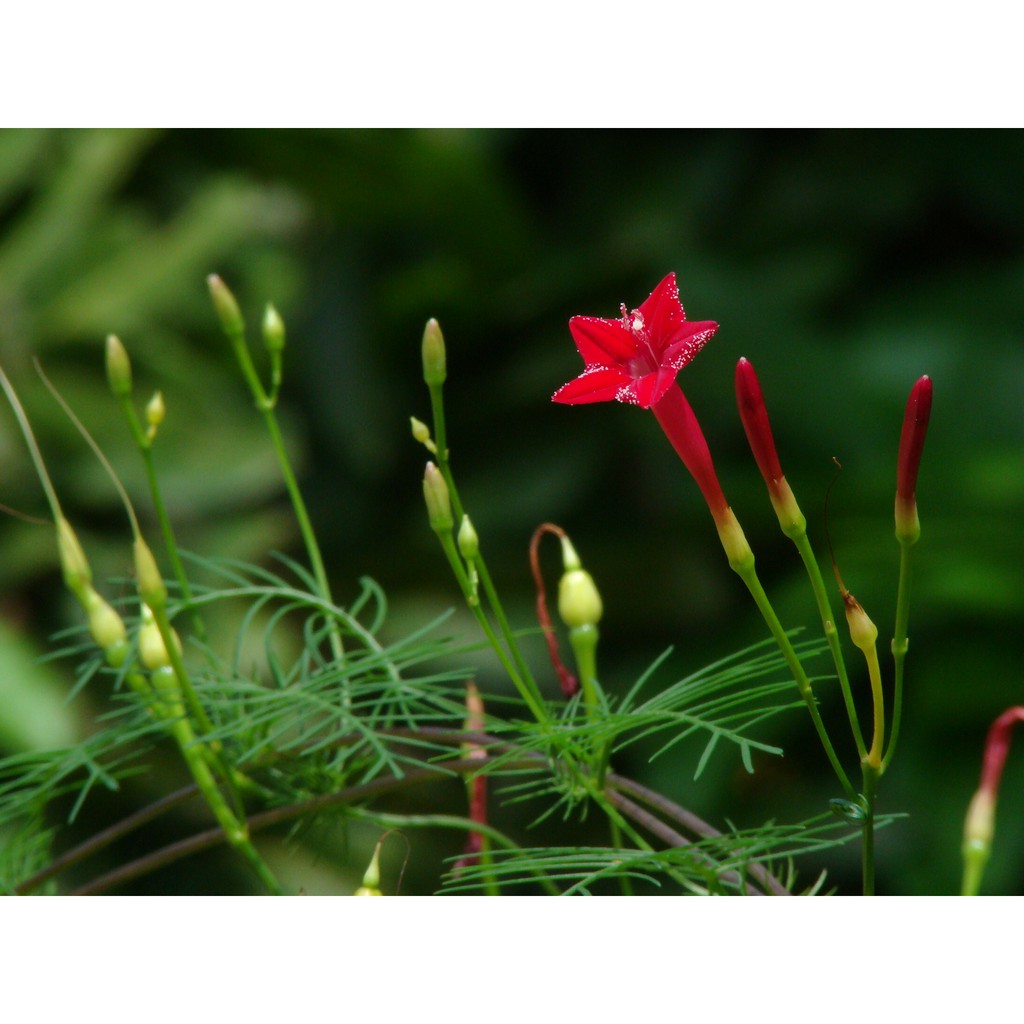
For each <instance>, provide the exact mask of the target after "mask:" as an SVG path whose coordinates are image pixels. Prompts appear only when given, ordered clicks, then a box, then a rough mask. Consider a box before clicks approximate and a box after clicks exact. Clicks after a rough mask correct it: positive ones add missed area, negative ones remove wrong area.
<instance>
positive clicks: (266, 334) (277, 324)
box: [263, 302, 284, 352]
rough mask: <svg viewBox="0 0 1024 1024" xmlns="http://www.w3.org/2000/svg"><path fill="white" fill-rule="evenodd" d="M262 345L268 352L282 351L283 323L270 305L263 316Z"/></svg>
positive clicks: (268, 304)
mask: <svg viewBox="0 0 1024 1024" xmlns="http://www.w3.org/2000/svg"><path fill="white" fill-rule="evenodd" d="M263 344H264V345H266V347H267V351H268V352H282V351H284V321H283V320H282V319H281V314H280V313H278V311H277V310H276V309H275V308H274V306H273V304H272V303H269V302H268V303H267V310H266V312H265V313H264V314H263Z"/></svg>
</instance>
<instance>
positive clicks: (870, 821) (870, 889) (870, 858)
mask: <svg viewBox="0 0 1024 1024" xmlns="http://www.w3.org/2000/svg"><path fill="white" fill-rule="evenodd" d="M861 771H862V777H863V780H864V821H863V823H862V824H861V829H862V831H863V849H862V858H863V860H862V865H863V879H864V895H865V896H874V895H875V790H876V788H877V785H878V775H879V770H878V768H876V767H874V766H872V765H870V764H868V762H867V761H864V762H863V764H862V765H861Z"/></svg>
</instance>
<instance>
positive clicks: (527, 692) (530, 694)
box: [438, 533, 548, 722]
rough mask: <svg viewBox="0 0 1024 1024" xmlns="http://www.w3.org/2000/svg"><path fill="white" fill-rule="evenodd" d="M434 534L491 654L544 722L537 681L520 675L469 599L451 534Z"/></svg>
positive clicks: (476, 603)
mask: <svg viewBox="0 0 1024 1024" xmlns="http://www.w3.org/2000/svg"><path fill="white" fill-rule="evenodd" d="M438 536H439V537H440V540H441V547H442V549H443V550H444V553H445V557H446V558H447V559H448V564H449V565H450V566H451V567H452V572H454V573H455V578H456V580H457V581H458V584H459V587H460V589H461V590H462V594H463V596H464V597H465V599H466V604H467V605H468V606H469V609H470V611H471V612H472V613H473V616H474V618H475V619H476V621H477V622H478V623H479V625H480V628H481V629H482V630H483V632H484V635H485V636H486V637H487V641H488V643H489V644H490V645H491V647H493V648H494V653H495V654H496V655H497V656H498V659H499V660H500V661H501V664H502V667H503V668H504V669H505V672H506V673H507V675H508V677H509V679H511V680H512V682H513V684H514V685H515V688H516V689H517V690H518V691H519V695H520V696H521V697H522V698H523V700H524V701H525V702H526V704H527V706H528V707H529V709H530V711H531V712H533V716H534V717H535V718H536V719H537V721H538V722H547V721H548V714H547V711H546V710H545V707H544V699H543V698H542V697H541V695H540V690H539V689H538V688H537V683H536V681H535V680H534V678H533V676H527V677H524V676H522V675H521V674H520V672H519V671H518V669H517V667H516V666H515V665H514V664H513V663H512V660H511V659H510V658H509V656H508V654H507V652H506V651H505V648H504V647H503V646H502V643H501V641H500V640H499V639H498V636H497V634H496V633H495V632H494V627H493V626H492V625H491V621H490V619H488V617H487V613H486V612H485V611H484V610H483V608H481V607H480V602H479V601H475V600H472V598H473V596H474V595H473V585H472V583H471V582H470V579H469V576H468V575H467V574H466V567H465V566H464V565H463V563H462V557H461V556H460V555H459V552H458V550H457V549H456V547H455V541H454V540H453V539H452V535H451V534H450V533H439V534H438Z"/></svg>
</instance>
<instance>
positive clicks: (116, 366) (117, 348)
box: [106, 334, 132, 398]
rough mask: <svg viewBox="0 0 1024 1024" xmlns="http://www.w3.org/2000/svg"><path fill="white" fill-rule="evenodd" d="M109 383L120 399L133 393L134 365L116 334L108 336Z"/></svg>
mask: <svg viewBox="0 0 1024 1024" xmlns="http://www.w3.org/2000/svg"><path fill="white" fill-rule="evenodd" d="M106 358H107V381H108V382H109V383H110V390H111V391H113V392H114V394H115V395H117V397H118V398H125V397H127V396H128V395H130V394H131V393H132V364H131V360H130V359H129V358H128V351H127V350H126V349H125V347H124V345H122V344H121V339H120V338H118V337H117V335H115V334H110V335H108V336H107V352H106Z"/></svg>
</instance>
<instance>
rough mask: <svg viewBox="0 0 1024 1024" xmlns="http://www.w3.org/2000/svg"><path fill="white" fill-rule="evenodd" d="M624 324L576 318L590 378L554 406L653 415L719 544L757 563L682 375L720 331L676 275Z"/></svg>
mask: <svg viewBox="0 0 1024 1024" xmlns="http://www.w3.org/2000/svg"><path fill="white" fill-rule="evenodd" d="M620 308H621V311H622V312H621V316H620V317H619V318H618V319H604V318H602V317H595V316H574V317H573V318H572V319H571V320H570V321H569V331H570V333H571V334H572V338H573V341H574V342H575V343H576V348H577V349H578V350H579V353H580V355H581V356H582V357H583V362H584V370H583V372H582V373H581V374H580V375H579V376H578V377H576V378H575V379H574V380H571V381H569V383H568V384H565V385H564V386H563V387H561V388H559V389H558V391H556V392H555V394H554V396H553V401H555V402H561V403H563V404H565V405H582V404H585V403H590V402H610V401H617V402H624V403H626V404H629V405H639V406H640V407H641V408H643V409H650V410H651V411H652V412H653V413H654V415H655V418H656V419H657V421H658V423H659V424H660V425H661V428H662V430H664V431H665V435H666V437H668V439H669V441H670V442H671V444H672V447H673V448H674V449H675V450H676V453H677V454H678V455H679V457H680V458H681V459H682V460H683V465H685V466H686V468H687V469H688V470H689V471H690V473H691V475H692V476H693V478H694V480H695V481H696V483H697V486H698V487H699V488H700V491H701V494H703V495H704V500H705V501H706V502H707V505H708V509H709V510H710V511H711V515H712V517H713V518H714V520H715V526H716V527H717V528H718V534H719V537H720V538H721V540H722V544H723V546H724V547H725V550H726V554H727V555H728V556H729V563H730V564H731V565H732V566H733V568H736V567H737V566H738V565H740V564H746V563H747V562H748V561H749V562H752V561H753V555H752V554H751V552H750V548H749V546H748V545H747V542H746V539H745V538H744V536H743V531H742V530H741V529H740V525H739V523H738V522H737V521H736V517H735V516H734V515H733V514H732V510H731V509H730V508H729V503H728V502H727V501H726V500H725V495H724V494H723V493H722V488H721V486H720V485H719V483H718V477H717V475H716V474H715V467H714V463H713V462H712V460H711V452H710V451H709V449H708V444H707V441H706V440H705V439H704V434H703V432H702V431H701V429H700V423H699V422H698V421H697V417H696V415H694V412H693V409H692V408H691V407H690V403H689V402H688V401H687V400H686V395H684V394H683V391H682V388H680V387H679V386H678V385H677V384H676V375H677V374H678V373H679V371H680V370H681V369H682V368H683V367H684V366H686V364H687V363H689V362H690V360H692V359H693V357H694V356H695V355H696V354H697V353H698V352H699V351H700V350H701V349H702V348H703V347H704V345H705V344H706V343H707V341H708V340H709V339H710V338H711V337H712V336H713V335H714V333H715V332H716V331H717V330H718V324H717V323H715V322H714V321H711V320H687V319H686V313H685V311H684V310H683V307H682V304H681V303H680V301H679V288H678V286H677V285H676V275H675V274H669V275H668V276H666V277H665V278H664V279H663V280H662V281H661V283H660V284H659V285H658V287H657V288H655V289H654V291H653V292H651V294H650V296H648V298H647V299H646V300H645V301H644V302H643V303H641V305H640V306H639V307H638V308H636V309H634V310H632V311H631V312H630V311H628V310H627V309H626V306H625V305H624V304H623V305H622V306H621V307H620Z"/></svg>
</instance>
